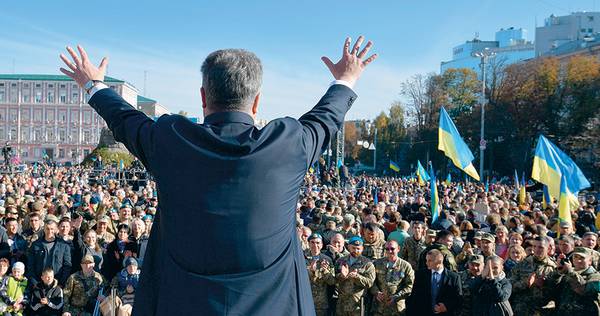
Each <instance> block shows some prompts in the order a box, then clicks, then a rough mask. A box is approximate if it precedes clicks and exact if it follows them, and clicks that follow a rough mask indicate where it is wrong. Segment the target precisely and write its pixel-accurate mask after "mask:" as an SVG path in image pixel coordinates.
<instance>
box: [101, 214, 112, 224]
mask: <svg viewBox="0 0 600 316" xmlns="http://www.w3.org/2000/svg"><path fill="white" fill-rule="evenodd" d="M100 222H104V223H108V222H110V217H108V216H106V215H102V216H100V218H98V223H100Z"/></svg>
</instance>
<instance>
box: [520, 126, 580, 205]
mask: <svg viewBox="0 0 600 316" xmlns="http://www.w3.org/2000/svg"><path fill="white" fill-rule="evenodd" d="M563 176H564V178H565V181H566V188H567V191H566V192H568V195H567V197H568V199H569V202H570V206H571V207H572V208H576V207H579V201H578V200H577V194H578V193H579V191H581V190H583V189H585V188H589V187H590V182H589V181H588V179H586V177H585V176H584V175H583V172H581V169H579V167H578V166H577V164H575V162H574V161H573V160H572V159H571V158H570V157H569V156H567V154H565V153H564V152H563V151H562V150H560V149H559V148H558V147H556V145H554V144H553V143H552V142H551V141H550V140H548V139H547V138H546V137H544V136H543V135H540V138H539V139H538V143H537V146H536V148H535V156H534V158H533V168H532V169H531V177H532V178H533V179H535V180H536V181H538V182H541V183H543V184H545V185H547V186H548V192H549V193H550V196H554V197H557V196H560V194H561V190H560V183H561V181H562V177H563Z"/></svg>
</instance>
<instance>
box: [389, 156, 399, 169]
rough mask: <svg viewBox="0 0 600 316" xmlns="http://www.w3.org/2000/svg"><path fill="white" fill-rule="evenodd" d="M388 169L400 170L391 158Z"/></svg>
mask: <svg viewBox="0 0 600 316" xmlns="http://www.w3.org/2000/svg"><path fill="white" fill-rule="evenodd" d="M390 169H392V170H394V171H396V172H398V171H400V167H398V164H396V163H395V162H394V161H393V160H391V159H390Z"/></svg>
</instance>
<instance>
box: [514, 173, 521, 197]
mask: <svg viewBox="0 0 600 316" xmlns="http://www.w3.org/2000/svg"><path fill="white" fill-rule="evenodd" d="M514 181H515V188H516V190H517V192H518V191H519V189H520V188H521V186H520V185H519V174H518V173H517V169H515V180H514Z"/></svg>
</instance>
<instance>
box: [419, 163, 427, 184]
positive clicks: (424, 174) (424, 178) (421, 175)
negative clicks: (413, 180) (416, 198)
mask: <svg viewBox="0 0 600 316" xmlns="http://www.w3.org/2000/svg"><path fill="white" fill-rule="evenodd" d="M417 178H418V179H419V185H425V182H427V181H429V180H430V179H429V175H428V174H427V171H425V168H423V165H422V164H421V161H420V160H417Z"/></svg>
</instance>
